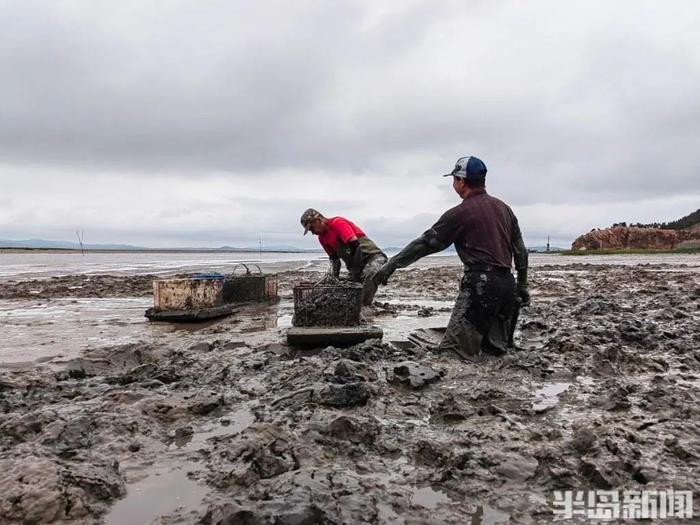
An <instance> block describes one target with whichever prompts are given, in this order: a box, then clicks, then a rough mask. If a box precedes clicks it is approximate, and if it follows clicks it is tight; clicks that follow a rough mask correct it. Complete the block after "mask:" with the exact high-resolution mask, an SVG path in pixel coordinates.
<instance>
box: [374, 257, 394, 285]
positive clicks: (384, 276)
mask: <svg viewBox="0 0 700 525" xmlns="http://www.w3.org/2000/svg"><path fill="white" fill-rule="evenodd" d="M395 271H396V266H394V264H393V263H392V262H391V261H389V262H388V263H385V264H384V265H383V266H382V267H381V268H379V270H378V271H377V273H375V274H374V277H372V280H373V281H374V284H376V285H377V286H379V285H380V284H383V285H385V286H386V284H387V283H388V282H389V278H390V277H391V276H392V274H393V273H394V272H395Z"/></svg>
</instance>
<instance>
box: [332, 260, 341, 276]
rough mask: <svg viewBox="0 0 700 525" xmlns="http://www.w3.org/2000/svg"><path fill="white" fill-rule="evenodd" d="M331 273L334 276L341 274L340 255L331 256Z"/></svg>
mask: <svg viewBox="0 0 700 525" xmlns="http://www.w3.org/2000/svg"><path fill="white" fill-rule="evenodd" d="M331 275H332V276H333V277H339V276H340V259H339V258H338V257H331Z"/></svg>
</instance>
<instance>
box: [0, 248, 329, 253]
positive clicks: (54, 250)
mask: <svg viewBox="0 0 700 525" xmlns="http://www.w3.org/2000/svg"><path fill="white" fill-rule="evenodd" d="M83 252H84V253H85V254H88V253H120V254H121V253H308V254H314V253H323V251H322V250H301V249H300V250H262V251H260V250H220V249H216V248H211V249H206V248H196V249H190V248H143V249H138V250H128V249H115V250H111V249H106V248H105V249H102V248H98V249H85V250H82V251H81V250H80V248H30V247H27V248H22V247H0V254H2V253H83Z"/></svg>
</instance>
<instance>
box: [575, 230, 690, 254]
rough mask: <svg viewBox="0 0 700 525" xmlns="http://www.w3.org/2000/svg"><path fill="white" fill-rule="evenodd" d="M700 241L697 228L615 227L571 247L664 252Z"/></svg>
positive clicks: (580, 238)
mask: <svg viewBox="0 0 700 525" xmlns="http://www.w3.org/2000/svg"><path fill="white" fill-rule="evenodd" d="M692 240H700V231H699V230H698V229H697V228H693V229H685V230H664V229H661V228H638V227H634V226H631V227H627V226H613V227H611V228H605V229H603V230H593V231H591V232H589V233H586V234H584V235H581V236H580V237H579V238H578V239H576V240H575V241H574V242H573V244H572V245H571V249H572V250H608V249H613V250H616V249H626V248H636V249H642V250H664V249H673V248H676V247H677V246H678V245H679V244H680V243H682V242H685V241H692Z"/></svg>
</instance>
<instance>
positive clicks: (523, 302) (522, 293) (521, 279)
mask: <svg viewBox="0 0 700 525" xmlns="http://www.w3.org/2000/svg"><path fill="white" fill-rule="evenodd" d="M518 299H520V306H521V307H522V306H530V292H529V290H528V286H527V268H524V269H522V270H518Z"/></svg>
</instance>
